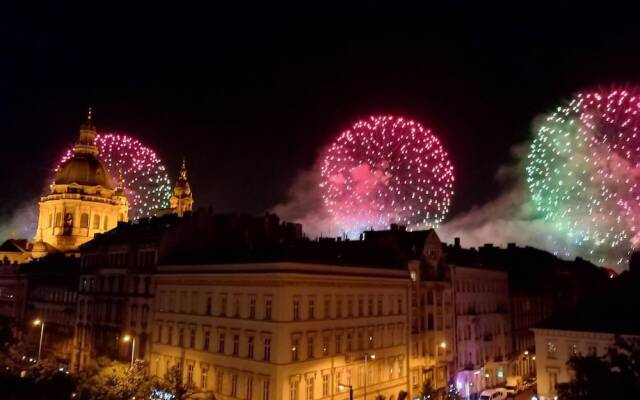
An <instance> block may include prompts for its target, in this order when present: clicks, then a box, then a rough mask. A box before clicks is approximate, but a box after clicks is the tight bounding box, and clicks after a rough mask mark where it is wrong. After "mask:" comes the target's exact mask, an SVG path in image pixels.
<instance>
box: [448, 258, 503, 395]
mask: <svg viewBox="0 0 640 400" xmlns="http://www.w3.org/2000/svg"><path fill="white" fill-rule="evenodd" d="M453 285H454V290H455V315H456V317H455V320H456V324H455V326H456V349H457V358H456V360H457V370H458V373H457V374H456V385H457V386H458V389H459V390H460V391H461V392H462V394H463V395H466V396H468V395H471V394H474V393H479V392H480V391H482V390H483V389H485V388H490V387H495V386H498V385H500V384H503V383H504V381H505V378H506V377H507V375H508V374H509V370H510V369H509V357H510V355H511V329H510V328H511V322H510V310H509V281H508V274H507V272H505V271H497V270H490V269H486V268H471V267H462V266H454V267H453Z"/></svg>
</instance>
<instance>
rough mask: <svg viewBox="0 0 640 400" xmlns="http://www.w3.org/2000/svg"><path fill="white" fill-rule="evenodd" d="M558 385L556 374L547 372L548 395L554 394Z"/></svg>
mask: <svg viewBox="0 0 640 400" xmlns="http://www.w3.org/2000/svg"><path fill="white" fill-rule="evenodd" d="M557 384H558V373H557V372H555V371H554V372H549V393H555V392H556V385H557Z"/></svg>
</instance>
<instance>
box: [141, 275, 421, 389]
mask: <svg viewBox="0 0 640 400" xmlns="http://www.w3.org/2000/svg"><path fill="white" fill-rule="evenodd" d="M154 279H155V293H156V297H155V304H154V309H155V312H154V313H153V317H152V318H153V320H152V325H153V327H152V331H153V334H152V340H151V350H150V356H149V358H148V361H149V365H150V371H151V373H152V374H155V375H158V376H162V375H163V374H165V373H166V371H168V369H169V368H171V367H173V366H178V367H179V368H180V369H181V371H182V374H183V379H184V381H185V382H186V383H187V384H189V385H191V387H193V388H195V389H196V391H197V392H199V394H200V395H202V396H206V395H210V394H214V395H215V397H216V398H218V399H246V400H252V399H260V400H279V399H287V400H314V399H347V398H348V395H349V394H348V390H342V391H341V390H340V389H339V385H345V387H346V386H351V387H352V388H353V391H354V397H356V398H361V399H365V398H367V397H369V398H376V399H388V400H396V399H402V398H404V397H406V396H407V387H408V379H409V378H408V372H407V371H408V361H409V355H408V352H409V346H408V337H407V332H408V329H407V326H408V323H409V315H408V304H409V303H408V301H409V297H410V289H409V282H410V279H409V274H408V271H407V270H406V269H404V270H403V269H390V268H370V267H347V266H337V265H326V264H306V263H292V262H280V263H248V264H213V265H175V266H172V265H166V266H159V267H158V269H157V273H156V274H155V276H154Z"/></svg>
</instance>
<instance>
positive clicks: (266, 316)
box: [264, 299, 272, 320]
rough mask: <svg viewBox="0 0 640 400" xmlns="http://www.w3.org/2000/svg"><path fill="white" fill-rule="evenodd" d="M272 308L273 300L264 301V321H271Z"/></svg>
mask: <svg viewBox="0 0 640 400" xmlns="http://www.w3.org/2000/svg"><path fill="white" fill-rule="evenodd" d="M271 308H272V301H271V299H266V300H265V301H264V319H266V320H271Z"/></svg>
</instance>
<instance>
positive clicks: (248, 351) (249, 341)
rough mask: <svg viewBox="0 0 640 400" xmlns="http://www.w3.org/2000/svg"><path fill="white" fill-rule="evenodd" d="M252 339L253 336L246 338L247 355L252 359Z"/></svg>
mask: <svg viewBox="0 0 640 400" xmlns="http://www.w3.org/2000/svg"><path fill="white" fill-rule="evenodd" d="M253 339H254V338H253V336H249V337H248V338H247V357H249V358H250V359H252V360H253V347H254V343H253V342H254V341H253Z"/></svg>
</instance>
